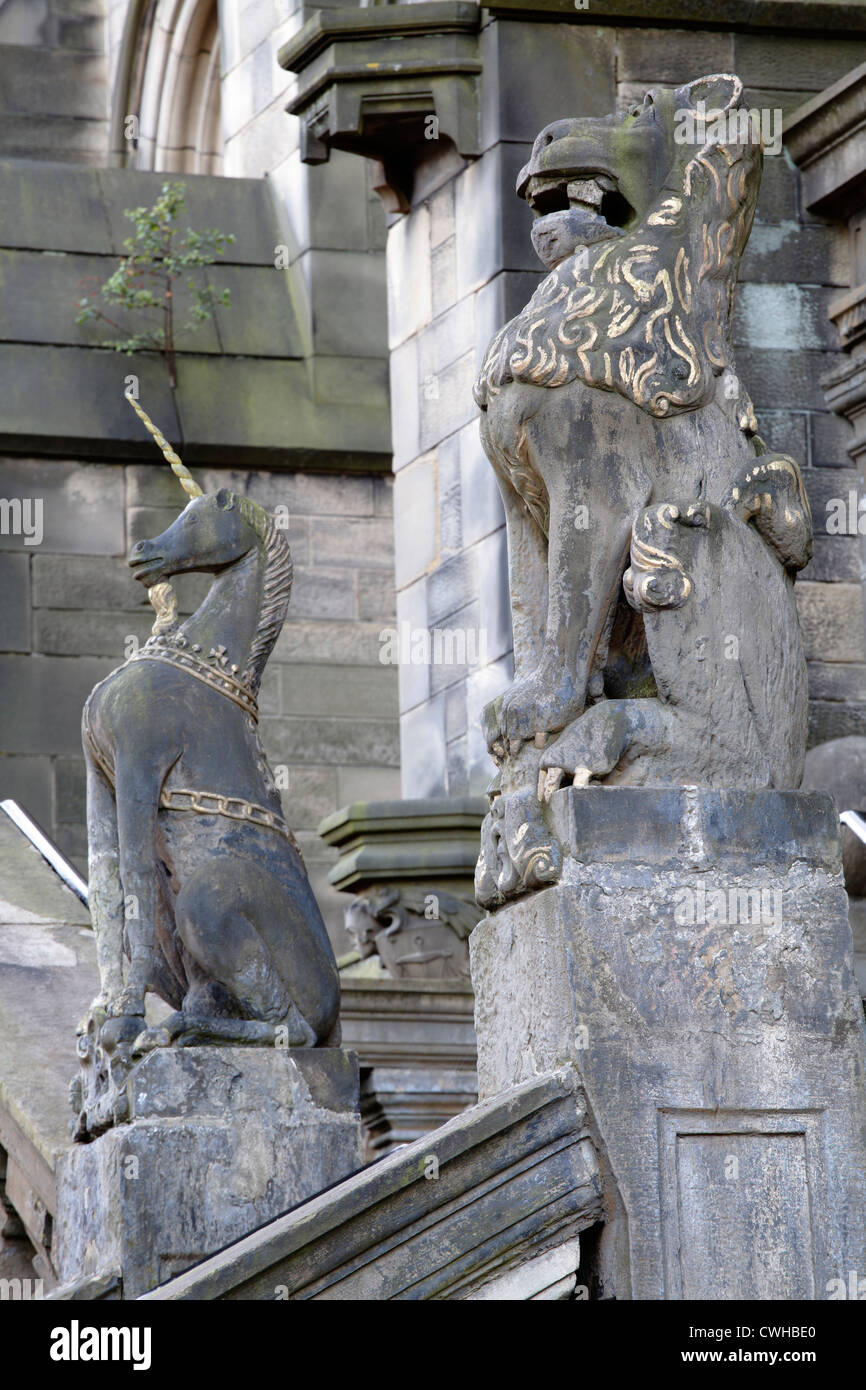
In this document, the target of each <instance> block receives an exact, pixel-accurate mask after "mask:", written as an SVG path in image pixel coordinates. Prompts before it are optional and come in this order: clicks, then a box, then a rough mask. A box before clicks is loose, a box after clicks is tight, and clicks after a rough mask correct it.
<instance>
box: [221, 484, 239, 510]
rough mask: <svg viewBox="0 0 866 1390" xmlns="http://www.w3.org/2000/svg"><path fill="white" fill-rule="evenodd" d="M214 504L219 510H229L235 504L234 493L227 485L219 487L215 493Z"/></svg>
mask: <svg viewBox="0 0 866 1390" xmlns="http://www.w3.org/2000/svg"><path fill="white" fill-rule="evenodd" d="M216 504H217V506H218V507H219V509H220V511H223V512H230V511H231V509H232V507H233V506H234V504H235V499H234V494H233V493H231V492H229V490H228V488H227V487H221V488H220V490H219V492H218V493H217V495H216Z"/></svg>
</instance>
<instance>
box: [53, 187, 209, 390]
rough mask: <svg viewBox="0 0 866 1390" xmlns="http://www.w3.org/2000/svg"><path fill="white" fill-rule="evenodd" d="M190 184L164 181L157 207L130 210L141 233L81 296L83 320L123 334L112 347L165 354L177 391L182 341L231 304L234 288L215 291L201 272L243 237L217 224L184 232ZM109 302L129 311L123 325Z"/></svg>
mask: <svg viewBox="0 0 866 1390" xmlns="http://www.w3.org/2000/svg"><path fill="white" fill-rule="evenodd" d="M185 194H186V185H185V184H184V183H164V184H163V185H162V190H161V192H160V195H159V197H158V198H157V200H156V202H155V203H154V205H153V207H151V208H145V207H139V208H132V209H126V211H125V212H124V216H125V217H128V218H129V219H130V220H131V221H132V222H133V223H134V225H135V233H134V235H133V236H129V237H127V238H126V239H125V241H124V243H123V244H124V247H125V248H126V255H125V256H124V257H123V259H122V260H121V262H120V264H119V265H118V267H117V269H116V270H115V271H114V273H113V274H112V275H110V276H109V277H108V279H107V280H106V281H105V283H104V284H103V285H102V286H101V288H100V289H98V290H96V291H95V292H94V294H90V295H84V296H83V297H82V298H81V299H79V300H78V304H77V309H78V312H77V314H76V316H75V322H76V323H77V324H84V323H94V322H95V323H101V324H105V325H106V327H108V328H110V329H114V330H115V332H116V334H117V335H118V336H115V337H111V338H106V339H105V340H104V342H103V346H104V347H111V348H114V349H115V351H116V352H125V353H127V355H129V354H131V353H133V352H140V351H142V350H147V349H149V350H151V351H155V352H161V353H163V355H164V357H165V361H166V365H167V367H168V376H169V381H170V383H171V387H172V390H174V389H175V388H176V386H177V365H176V361H175V344H176V342H177V339H178V338H179V337H181V336H185V335H187V334H189V333H192V332H194V331H195V329H196V328H198V327H199V326H200V325H201V324H203V323H205V322H207V320H208V319H210V318H211V317H212V316H213V313H214V310H215V308H216V306H217V305H218V304H222V305H228V303H229V291H228V290H215V289H213V288H212V286H211V285H210V284H209V283H208V281H207V279H206V278H205V276H204V275H203V274H195V272H201V271H203V270H204V268H205V267H206V266H209V265H213V263H214V262H215V261H216V259H217V257H218V256H221V255H223V253H224V251H225V248H226V247H227V246H230V245H231V244H232V243H233V242H234V240H235V238H234V236H233V235H232V233H231V232H218V231H216V230H214V229H213V228H210V229H208V230H207V231H203V232H195V231H193V230H192V228H191V227H187V229H186V231H185V232H183V231H182V230H181V228H180V226H179V224H178V218H179V217H180V215H181V214H182V212H183V210H184V207H185ZM187 276H188V277H189V278H187V280H186V285H187V288H188V289H189V291H190V295H191V298H190V301H189V308H188V312H187V316H186V318H185V319H184V320H183V322H181V323H178V320H177V317H176V314H175V285H176V283H177V281H178V280H180V279H182V278H184V277H187ZM97 295H98V296H100V297H101V300H102V301H103V302H104V303H105V305H106V306H111V308H112V309H113V310H115V311H117V310H119V311H121V314H122V316H123V318H124V320H125V322H124V323H119V322H118V321H117V319H116V318H114V317H112V314H111V313H110V312H108V310H107V309H106V308H103V307H101V304H100V303H99V302H98V301H97Z"/></svg>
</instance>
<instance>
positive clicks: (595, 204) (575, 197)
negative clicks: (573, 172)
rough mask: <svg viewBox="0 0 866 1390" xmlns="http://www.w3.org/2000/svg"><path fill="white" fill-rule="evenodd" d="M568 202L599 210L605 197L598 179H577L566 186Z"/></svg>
mask: <svg viewBox="0 0 866 1390" xmlns="http://www.w3.org/2000/svg"><path fill="white" fill-rule="evenodd" d="M565 191H566V193H567V194H568V201H569V202H570V203H580V204H581V205H582V206H583V207H588V208H593V209H595V210H597V209H598V208H600V207H601V200H602V198H603V196H604V194H603V191H602V189H601V187H600V186H599V182H598V180H597V179H575V180H574V181H573V182H572V183H570V184H568V185H567V186H566V190H565Z"/></svg>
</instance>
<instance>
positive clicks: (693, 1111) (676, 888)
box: [471, 787, 866, 1299]
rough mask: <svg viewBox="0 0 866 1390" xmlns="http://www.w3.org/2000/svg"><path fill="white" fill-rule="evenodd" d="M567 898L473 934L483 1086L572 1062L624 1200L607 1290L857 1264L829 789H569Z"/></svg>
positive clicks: (860, 1128) (851, 1014) (863, 1058)
mask: <svg viewBox="0 0 866 1390" xmlns="http://www.w3.org/2000/svg"><path fill="white" fill-rule="evenodd" d="M553 812H554V824H555V827H556V830H557V834H558V838H559V839H560V843H561V845H562V849H563V854H564V864H563V872H562V876H561V879H560V882H559V883H557V884H556V885H555V886H553V887H551V888H549V889H546V890H544V891H541V892H537V893H535V894H532V895H528V896H526V897H524V898H522V899H519V900H518V901H515V902H513V903H510V904H506V905H505V906H504V907H503V908H501V909H500V910H499V911H498V912H496V913H494V914H492V915H491V916H489V917H488V918H487V919H486V920H485V921H484V922H482V923H481V924H480V925H479V926H478V927H477V928H476V929H475V931H474V932H473V934H472V938H471V945H472V978H473V982H474V985H475V993H476V1031H477V1035H478V1070H479V1090H480V1094H481V1096H482V1097H489V1096H491V1095H494V1094H496V1093H498V1092H501V1091H503V1090H505V1089H506V1088H508V1087H511V1086H513V1085H515V1084H516V1083H517V1082H520V1081H523V1080H524V1079H526V1078H527V1077H530V1076H533V1075H540V1074H542V1073H544V1072H548V1071H552V1070H554V1069H555V1068H557V1067H560V1066H562V1065H563V1064H565V1065H569V1064H570V1065H572V1066H573V1067H574V1068H575V1069H576V1071H577V1073H578V1074H579V1077H580V1080H581V1082H582V1084H583V1087H584V1088H585V1092H586V1096H587V1101H588V1107H589V1118H590V1122H591V1124H592V1125H594V1126H595V1131H596V1134H597V1139H598V1142H599V1146H600V1149H601V1152H602V1154H603V1155H604V1157H605V1160H606V1162H607V1164H608V1167H609V1175H610V1179H611V1180H612V1183H613V1185H614V1187H615V1189H616V1191H618V1194H619V1197H620V1198H621V1202H622V1207H621V1209H620V1210H619V1211H618V1212H617V1211H613V1210H611V1212H610V1213H609V1227H608V1231H607V1233H606V1235H605V1240H607V1241H608V1248H609V1250H617V1249H618V1250H619V1256H616V1255H614V1256H609V1258H608V1265H607V1275H606V1285H607V1287H606V1290H605V1292H606V1293H607V1295H608V1296H611V1295H613V1296H615V1297H618V1298H629V1297H631V1298H640V1299H730V1298H748V1299H771V1298H781V1299H802V1298H806V1299H823V1298H827V1297H828V1295H829V1293H830V1292H831V1291H832V1289H833V1288H834V1287H835V1288H838V1287H839V1286H838V1285H835V1286H834V1285H831V1284H830V1282H829V1281H830V1280H833V1279H842V1280H844V1281H845V1286H846V1287H847V1285H848V1282H849V1274H850V1271H851V1270H856V1271H860V1272H862V1271H864V1270H866V1176H864V1170H866V1091H864V1084H866V1074H864V1073H866V1038H864V1026H863V1012H862V1006H861V1002H860V999H859V996H858V991H857V989H856V985H855V981H854V974H853V969H852V957H853V952H852V942H851V931H850V928H849V925H848V913H847V900H846V895H845V890H844V885H843V881H842V877H841V872H840V870H841V854H840V843H839V833H838V821H837V817H836V813H835V810H834V808H833V804H832V801H831V800H830V798H829V797H826V796H824V795H822V794H820V793H809V794H805V793H797V792H773V791H762V792H734V791H730V792H728V791H720V792H714V791H703V790H700V791H699V790H696V789H689V788H686V789H683V790H680V789H671V790H651V789H632V788H605V787H589V788H585V789H580V790H576V789H573V788H569V789H567V790H564V791H561V792H558V793H556V795H555V797H554V805H553Z"/></svg>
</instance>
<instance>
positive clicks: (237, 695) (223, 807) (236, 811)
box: [82, 590, 303, 859]
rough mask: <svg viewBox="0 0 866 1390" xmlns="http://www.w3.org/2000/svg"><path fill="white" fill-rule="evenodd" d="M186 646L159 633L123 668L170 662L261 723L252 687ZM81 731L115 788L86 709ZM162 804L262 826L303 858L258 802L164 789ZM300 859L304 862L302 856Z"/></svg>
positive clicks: (169, 808)
mask: <svg viewBox="0 0 866 1390" xmlns="http://www.w3.org/2000/svg"><path fill="white" fill-rule="evenodd" d="M152 592H153V591H152V590H151V593H152ZM168 642H173V643H174V644H175V647H176V648H177V650H173V649H172V648H171V647H169V646H167V645H163V644H164V643H168ZM186 646H187V643H186V640H185V638H183V637H181V636H175V637H173V638H172V637H166V636H164V635H161V634H160V635H157V636H154V637H151V638H150V639H149V641H148V642H146V643H145V645H144V646H143V647H141V648H140V649H139V651H137V652H134V653H133V655H132V656H131V657H129V659H128V661H126V662H124V665H125V666H128V665H129V664H130V663H131V662H133V661H163V662H167V663H168V665H170V666H174V667H175V668H176V669H177V670H179V671H184V672H185V673H186V674H187V675H188V676H193V677H194V678H195V679H196V680H199V681H201V682H202V683H203V684H204V685H207V686H209V687H210V689H211V690H216V691H217V693H218V694H220V695H225V696H226V698H227V699H229V700H233V701H234V703H235V704H236V705H239V706H240V708H241V709H242V710H243V711H244V712H245V713H246V714H247V715H249V717H250V719H251V720H252V721H253V722H254V723H258V718H259V707H258V701H257V700H256V697H255V695H254V693H253V691H252V688H251V687H250V685H249V684H248V683H245V682H242V681H239V680H237V679H236V677H235V676H234V675H229V674H228V673H227V672H220V671H219V670H218V669H215V668H214V667H212V666H209V665H208V664H207V663H206V662H205V661H202V660H201V658H200V657H199V656H198V655H197V653H198V651H200V650H201V648H199V647H197V646H193V647H191V648H190V649H189V650H184V648H186ZM220 655H221V654H220V653H218V652H216V651H214V652H213V653H212V656H213V657H214V658H216V660H217V661H219V660H220ZM223 659H224V658H223ZM116 669H117V670H122V669H123V667H120V666H119V667H117V668H116ZM233 669H236V668H233ZM111 674H112V675H114V672H113V671H112V673H111ZM82 732H83V735H84V737H85V738H86V740H87V743H88V746H89V748H90V752H91V754H92V756H93V758H94V760H95V761H96V762H97V763H98V764H99V766H100V767H101V768H102V771H103V772H104V773H105V775H106V776H107V777H108V778H109V780H110V781H111V783H112V785H113V783H114V770H113V768H110V767H109V765H108V763H107V761H106V759H105V758H104V757H103V755H102V753H101V750H100V749H99V747H98V746H97V744H96V741H95V739H94V738H93V733H92V730H91V728H90V721H89V718H88V715H87V709H86V707H85V710H84V715H83V719H82ZM159 805H160V807H161V809H162V810H165V811H197V812H199V814H201V815H205V816H227V817H228V818H229V819H230V820H240V821H244V822H245V823H246V824H248V825H259V826H262V827H264V828H265V829H267V830H275V831H276V832H277V834H279V835H284V836H285V837H286V839H287V840H288V841H289V843H290V844H291V845H292V847H293V848H294V849H295V850H296V852H297V853H298V854H299V855H301V850H300V847H299V845H298V842H297V840H296V839H295V837H294V835H293V834H292V831H291V830H290V828H289V826H288V824H287V822H286V821H285V820H284V818H283V817H282V816H281V815H278V814H277V812H276V811H272V810H270V809H269V807H267V806H261V805H259V803H258V802H255V801H247V800H245V799H244V798H243V797H241V796H225V795H223V794H222V793H221V792H213V791H200V790H194V789H192V788H190V787H172V788H168V787H163V788H162V791H161V792H160V795H159ZM301 858H302V859H303V856H302V855H301Z"/></svg>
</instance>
